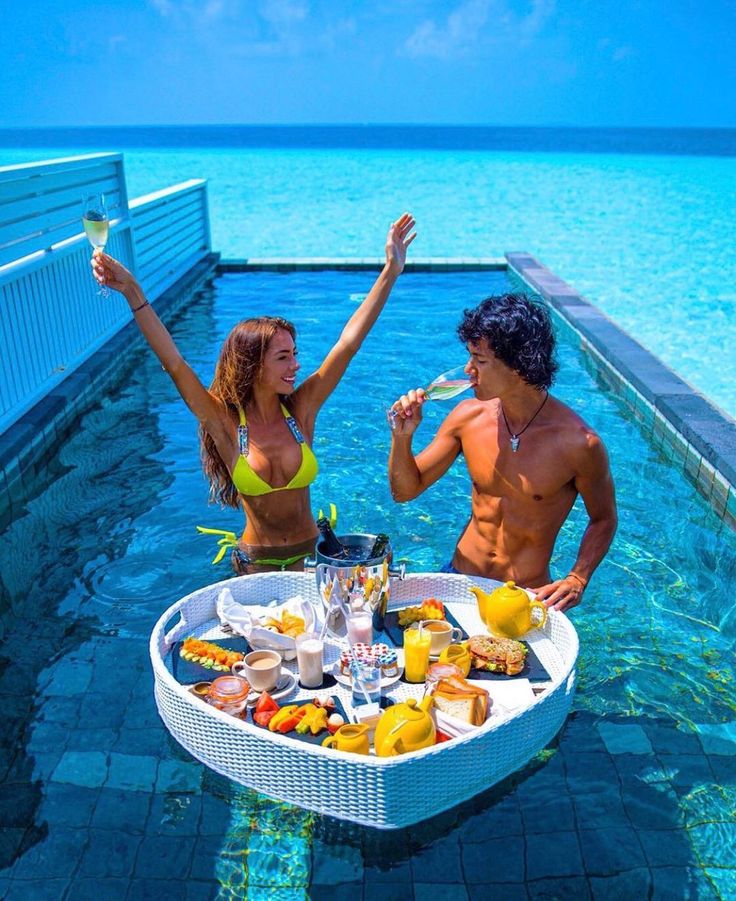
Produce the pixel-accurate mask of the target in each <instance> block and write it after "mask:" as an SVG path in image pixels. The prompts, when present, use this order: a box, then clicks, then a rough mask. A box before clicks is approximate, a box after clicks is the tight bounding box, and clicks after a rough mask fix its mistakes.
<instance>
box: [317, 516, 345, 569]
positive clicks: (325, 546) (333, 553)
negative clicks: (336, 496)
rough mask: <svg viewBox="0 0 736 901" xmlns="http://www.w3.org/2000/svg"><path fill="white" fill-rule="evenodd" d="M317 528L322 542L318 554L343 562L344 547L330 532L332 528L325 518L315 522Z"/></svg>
mask: <svg viewBox="0 0 736 901" xmlns="http://www.w3.org/2000/svg"><path fill="white" fill-rule="evenodd" d="M317 528H318V529H319V531H320V534H321V535H322V542H321V545H320V549H319V551H320V553H321V554H322V555H323V556H324V557H331V558H332V559H333V560H344V559H345V557H346V556H347V554H346V553H345V547H344V546H343V544H342V543H341V541H340V539H339V538H338V537H337V535H335V533H334V532H333V531H332V526H331V525H330V521H329V519H327V517H326V516H323V517H321V518H320V519H318V520H317Z"/></svg>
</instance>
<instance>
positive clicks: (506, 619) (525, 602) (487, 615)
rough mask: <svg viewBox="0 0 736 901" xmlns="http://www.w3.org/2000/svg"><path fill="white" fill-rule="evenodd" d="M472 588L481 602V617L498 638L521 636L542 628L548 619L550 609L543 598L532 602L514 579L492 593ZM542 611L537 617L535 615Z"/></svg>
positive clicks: (479, 604) (479, 605)
mask: <svg viewBox="0 0 736 901" xmlns="http://www.w3.org/2000/svg"><path fill="white" fill-rule="evenodd" d="M470 591H472V593H473V594H474V595H475V597H476V599H477V601H478V610H479V612H480V618H481V619H482V620H483V622H484V623H485V624H486V626H487V627H488V631H489V632H490V633H491V635H495V636H496V637H497V638H521V637H522V636H523V635H526V633H527V632H529V631H531V630H532V629H538V628H539V629H541V628H542V626H543V625H544V624H545V622H546V621H547V608H546V607H545V606H544V604H543V603H542V602H541V601H532V600H530V599H529V595H528V594H527V593H526V592H525V591H524V589H523V588H518V587H517V586H516V584H515V583H514V582H506V584H505V585H501V586H500V587H498V588H496V589H495V590H494V591H492V592H491V593H490V594H488V593H487V592H485V591H483V590H482V589H480V588H478V587H477V586H476V585H473V586H471V588H470ZM535 610H539V612H540V614H541V616H540V617H539V618H538V619H537V620H535V619H533V617H532V614H533V613H534V611H535Z"/></svg>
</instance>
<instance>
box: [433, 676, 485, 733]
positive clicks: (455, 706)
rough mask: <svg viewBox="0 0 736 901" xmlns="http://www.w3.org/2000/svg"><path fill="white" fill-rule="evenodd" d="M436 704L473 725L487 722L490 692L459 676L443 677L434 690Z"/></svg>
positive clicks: (442, 709)
mask: <svg viewBox="0 0 736 901" xmlns="http://www.w3.org/2000/svg"><path fill="white" fill-rule="evenodd" d="M433 697H434V703H435V706H436V707H437V708H438V709H439V710H441V711H442V712H443V713H446V714H447V715H448V716H452V717H455V718H456V719H459V720H462V721H463V722H465V723H469V724H470V725H472V726H480V725H481V724H482V723H484V722H485V719H486V715H487V713H488V692H487V691H485V690H484V689H482V688H477V687H476V686H475V685H470V683H468V682H466V681H465V679H463V678H462V677H459V676H451V677H450V678H449V679H441V680H440V681H439V683H438V684H437V688H436V689H435V692H434V695H433Z"/></svg>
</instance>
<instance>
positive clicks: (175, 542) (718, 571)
mask: <svg viewBox="0 0 736 901" xmlns="http://www.w3.org/2000/svg"><path fill="white" fill-rule="evenodd" d="M370 281H371V276H370V275H369V274H366V273H324V272H320V273H299V274H289V275H281V276H279V275H273V274H257V273H249V274H238V275H227V276H222V277H221V278H219V279H218V280H217V281H216V282H215V283H214V285H213V287H212V288H210V289H208V290H206V291H204V292H202V293H201V294H200V295H199V296H198V298H197V299H196V301H195V302H192V303H191V304H189V305H185V307H186V309H185V312H184V313H182V314H181V315H179V316H177V317H176V318H175V319H174V321H173V323H172V330H173V332H174V335H175V337H176V340H177V341H178V342H179V345H180V347H181V349H182V351H183V352H184V355H185V357H186V358H187V359H188V361H189V362H190V363H191V364H192V365H193V366H194V368H195V369H196V370H197V371H198V372H199V373H200V375H201V376H202V377H203V378H204V379H205V380H208V379H209V378H210V375H211V369H212V364H213V361H214V359H215V353H216V348H217V347H218V345H219V343H220V341H221V340H222V338H223V337H224V335H225V334H226V332H227V331H228V330H229V328H230V326H231V325H232V324H233V323H234V322H235V321H236V320H237V319H238V318H241V317H243V316H245V315H248V314H249V313H251V312H253V311H258V312H261V311H263V310H264V309H268V311H269V312H273V313H275V314H280V315H284V316H287V317H288V318H292V319H294V320H295V322H296V323H297V326H298V329H299V339H298V340H299V345H300V348H301V362H302V365H303V370H302V371H303V372H309V371H310V370H311V369H312V368H313V367H314V366H315V365H316V364H317V363H318V361H319V356H318V353H319V351H320V350H323V349H324V348H325V346H326V345H327V343H328V342H329V341H330V340H332V339H333V338H335V337H336V336H337V334H338V332H339V329H340V327H341V324H342V322H343V321H344V319H345V318H346V317H347V315H348V314H349V312H350V311H352V309H354V306H355V304H356V303H358V302H359V300H360V298H361V297H362V295H363V293H364V292H365V291H366V290H367V289H368V288H369V286H370ZM506 285H507V282H506V276H505V275H504V274H503V273H482V274H473V273H463V274H456V275H437V274H432V273H427V274H419V273H417V274H407V275H405V276H403V277H402V279H401V281H400V283H399V285H398V286H397V288H396V290H395V293H394V295H393V297H392V299H391V301H390V303H389V305H388V307H387V309H386V311H385V313H384V316H383V318H382V320H381V322H380V323H379V326H378V327H377V328H376V330H375V332H374V333H373V335H372V336H371V338H370V339H369V341H368V342H367V344H366V346H365V347H364V348H363V350H362V351H361V353H360V355H359V356H358V358H357V359H356V360H355V361H354V363H353V364H352V366H351V368H350V370H349V372H348V375H347V376H346V378H345V380H344V381H343V383H342V384H341V385H340V387H339V389H338V390H337V392H336V393H335V394H334V395H333V397H332V398H331V400H330V402H329V403H328V405H327V406H326V407H325V408H324V410H323V412H322V414H321V417H320V423H319V429H318V438H317V441H316V444H315V450H316V453H317V456H318V458H319V460H320V464H321V467H322V469H321V473H320V476H319V478H318V480H317V482H316V483H315V485H314V486H313V505H314V508H315V509H317V508H318V507H320V506H322V507H325V506H326V505H327V504H329V503H330V502H334V503H336V504H337V505H338V508H339V510H340V522H341V525H342V527H343V528H345V529H346V530H348V529H350V530H356V531H363V530H365V531H377V530H379V529H382V530H385V531H387V532H388V533H389V534H390V535H391V536H392V538H393V542H394V545H395V547H396V550H397V553H398V554H399V555H401V556H403V557H405V558H406V560H407V562H408V566H409V567H410V569H411V570H412V571H421V570H426V569H435V568H437V567H438V566H439V565H441V564H442V563H443V562H444V561H445V560H446V559H447V558H448V556H449V553H450V551H451V549H452V546H453V542H454V539H455V537H456V535H457V533H458V531H459V530H460V528H461V526H462V524H463V523H464V521H465V519H466V517H467V509H468V505H467V497H468V491H469V486H468V481H467V477H466V475H465V473H464V471H463V468H462V465H456V466H455V467H453V469H452V471H451V472H450V473H448V475H447V476H446V477H445V478H444V479H443V480H442V482H441V483H440V484H438V485H436V486H434V488H433V489H431V490H430V491H429V492H427V493H426V494H425V495H424V496H422V497H421V498H419V499H418V500H417V501H415V502H413V503H412V504H409V505H404V506H397V505H396V504H394V503H393V501H392V500H391V497H390V494H389V491H388V487H387V484H386V474H385V469H386V456H387V451H388V433H387V431H386V426H385V420H384V415H383V411H384V408H385V407H387V406H388V404H389V402H390V401H391V400H393V399H394V397H395V395H396V394H397V393H398V392H399V391H401V390H403V389H405V388H406V387H409V386H415V385H419V384H423V383H426V381H427V380H428V378H429V377H431V376H432V375H434V374H435V373H436V372H439V371H441V370H443V369H446V368H448V367H449V366H451V365H453V364H454V363H455V362H462V360H463V357H464V354H463V350H462V348H461V346H460V345H459V343H458V342H457V339H456V338H455V337H454V327H455V324H456V322H457V320H458V319H459V315H460V312H461V310H462V309H463V307H464V306H469V305H473V304H475V303H476V302H477V301H478V300H479V299H480V298H482V297H483V296H485V295H487V294H489V293H492V292H493V291H495V290H501V289H503V288H504V287H506ZM560 359H561V363H562V366H561V370H560V375H559V379H558V384H557V389H556V391H557V394H558V395H559V396H560V397H561V398H562V399H563V400H564V401H566V402H567V403H569V404H571V405H572V406H573V407H574V408H575V409H577V410H578V411H580V412H581V413H582V415H583V416H584V417H585V418H586V419H587V420H588V421H589V422H590V424H591V425H592V426H594V427H595V428H596V429H597V430H598V431H599V432H600V433H601V435H602V436H603V438H604V440H605V441H606V443H607V445H608V448H609V452H610V454H611V464H612V469H613V472H614V477H615V479H616V483H617V489H618V498H619V505H620V518H621V524H620V528H619V533H618V536H617V538H616V541H615V544H614V546H613V548H612V550H611V552H610V554H609V556H608V558H607V559H606V560H605V561H604V563H603V564H602V566H601V568H600V569H599V571H598V573H597V574H596V576H595V578H594V580H593V583H592V584H591V587H590V589H589V592H588V596H587V598H586V602H585V604H584V605H583V606H582V607H581V608H580V609H579V610H577V611H576V612H575V614H574V622H575V625H576V627H577V629H578V631H579V633H580V637H581V645H582V652H581V663H580V671H579V672H580V681H579V687H578V694H577V697H576V701H575V712H574V714H573V716H572V717H571V718H570V720H569V721H568V724H567V726H566V728H565V730H564V732H563V733H562V735H561V736H560V737H559V739H558V740H557V741H556V742H555V743H554V744H553V745H552V746H551V747H550V748H549V749H547V750H546V751H545V752H544V754H543V755H540V758H539V759H537V760H535V761H534V762H532V763H531V764H530V765H529V766H528V767H526V768H525V769H524V770H522V771H521V772H519V773H518V774H516V775H515V776H514V777H512V778H510V779H509V780H507V781H506V782H504V783H502V784H500V785H498V786H496V787H494V788H493V789H491V790H489V792H487V793H486V794H485V795H482V796H480V797H478V798H476V799H474V801H473V802H471V803H469V804H468V805H465V806H464V808H463V809H462V810H454V811H451V812H449V813H448V814H445V815H442V816H441V817H438V818H436V819H435V820H432V821H430V822H428V823H424V824H421V825H420V826H418V827H415V828H412V829H411V830H406V831H403V832H400V833H394V834H390V835H389V836H383V835H380V834H376V833H374V832H372V831H371V830H367V829H361V828H358V827H353V826H348V825H346V824H342V823H338V822H336V821H333V820H329V819H326V818H320V817H314V816H312V815H310V814H306V813H304V812H302V811H300V810H297V809H294V808H288V807H285V806H283V805H280V804H275V803H272V802H270V801H268V800H267V799H264V798H261V797H258V796H257V795H255V794H253V793H252V792H248V791H246V790H244V789H242V788H241V787H239V786H235V785H232V784H230V783H227V782H226V781H225V780H223V779H221V778H220V777H217V776H215V775H214V774H212V773H210V772H208V771H207V770H206V769H204V768H203V767H202V766H201V765H199V764H198V763H196V762H195V761H193V760H192V758H190V757H188V755H186V753H185V752H184V751H183V750H182V749H181V748H179V746H178V745H177V744H176V743H175V742H174V741H173V740H172V739H170V738H169V736H168V734H167V733H166V730H165V729H164V727H163V726H162V724H161V723H160V721H159V719H158V716H157V714H156V711H155V707H154V704H153V699H152V678H151V674H150V667H149V662H148V657H147V639H148V635H149V632H150V629H151V627H152V624H153V623H154V622H155V620H156V619H157V618H158V616H159V615H160V613H161V611H162V610H163V609H164V608H165V607H166V606H168V605H169V604H171V603H172V602H173V601H175V600H176V599H177V598H178V597H181V596H182V595H184V594H185V593H187V592H188V591H190V590H192V589H193V588H194V587H196V586H198V585H202V584H206V583H208V582H212V581H215V580H216V579H218V578H222V577H223V576H224V574H225V572H226V571H225V570H224V569H222V568H220V569H216V568H214V567H212V566H211V565H210V560H211V558H212V556H213V555H214V548H213V546H212V545H211V544H209V543H208V540H207V539H205V538H202V537H200V536H198V535H197V534H196V533H195V530H194V526H195V524H198V523H201V524H205V525H211V526H214V527H220V528H227V529H235V530H237V529H238V528H239V526H240V524H241V520H240V517H239V516H238V514H237V513H235V512H234V511H229V510H228V511H221V510H218V509H217V508H215V507H207V505H206V485H205V482H204V479H203V476H202V474H201V471H200V468H199V461H198V453H197V445H196V425H195V424H194V422H193V421H190V418H189V414H188V413H187V411H186V409H185V407H184V405H183V404H182V403H181V401H179V399H178V397H177V395H176V393H175V391H174V389H173V386H172V385H171V384H170V382H169V381H168V379H167V378H166V377H165V376H164V375H163V374H162V373H161V370H160V367H159V365H158V364H157V362H156V361H155V360H154V358H153V356H152V355H151V354H150V353H149V352H147V351H145V350H136V351H134V352H133V353H132V355H131V360H130V366H129V368H128V370H127V373H126V377H125V379H124V380H123V381H122V382H121V383H120V384H119V385H117V387H115V388H114V389H113V390H110V391H108V392H107V394H106V396H104V397H102V398H100V402H99V404H98V405H97V406H96V407H95V408H94V409H92V410H90V411H89V412H88V413H87V414H86V415H85V416H83V417H82V418H81V419H80V422H79V425H78V428H77V429H76V430H75V431H74V432H73V433H72V435H71V436H70V437H69V439H68V440H66V441H65V442H64V443H63V445H62V446H60V447H57V448H56V449H55V452H54V453H53V454H52V455H50V458H49V460H48V464H47V474H48V479H47V484H46V485H45V488H44V490H43V492H42V493H39V494H38V495H37V496H36V497H34V498H33V499H31V500H30V501H29V502H28V504H27V508H26V511H25V514H24V515H19V516H18V517H16V519H15V520H14V521H13V522H12V524H11V525H10V527H9V528H8V530H7V532H6V533H5V534H4V536H3V568H2V573H1V578H2V607H1V608H0V613H1V616H0V626H1V627H2V635H3V638H4V641H3V647H2V651H0V654H1V655H2V656H1V657H0V691H1V692H2V695H3V701H4V705H5V711H4V712H5V726H6V728H5V729H4V730H3V732H2V736H1V737H0V743H1V744H0V765H1V766H2V773H1V774H0V778H1V779H2V782H0V812H1V816H0V822H2V824H3V826H4V831H3V843H2V846H0V854H2V859H1V860H0V867H2V869H0V894H3V893H5V897H7V898H12V899H16V898H23V899H27V898H36V897H38V898H61V897H69V898H72V897H74V898H75V899H77V898H86V897H91V896H93V895H94V896H95V897H96V898H124V897H127V898H136V899H137V898H144V897H152V898H169V897H170V898H209V897H242V896H247V897H249V898H250V897H253V898H259V897H284V898H299V897H315V898H333V897H334V898H340V897H346V898H347V897H350V898H353V897H356V896H357V897H360V895H361V892H362V894H363V897H364V898H366V899H369V898H373V897H378V896H379V895H380V897H381V898H383V899H386V898H394V897H396V898H398V897H399V896H401V898H402V899H405V898H406V897H412V892H413V896H414V897H415V898H417V899H420V898H424V897H425V896H426V897H429V896H430V895H431V896H432V897H434V896H436V894H437V891H438V885H439V884H442V895H443V897H449V898H475V897H480V896H481V894H482V895H483V897H484V898H486V897H488V896H489V891H490V893H491V896H493V897H510V898H520V897H522V898H523V897H539V896H546V897H550V896H552V897H554V896H559V897H574V898H584V897H590V896H593V897H607V898H613V897H621V898H634V897H646V895H647V892H648V891H649V889H650V888H651V889H652V892H653V897H659V898H667V897H677V898H680V897H692V898H717V897H722V898H728V897H731V896H733V894H734V892H735V891H736V875H735V874H736V857H735V855H734V848H735V847H736V821H734V814H733V811H734V808H735V802H736V766H735V765H734V760H735V759H736V755H734V751H736V728H735V721H736V715H735V714H734V706H735V705H734V700H733V680H734V664H733V656H732V650H731V648H732V646H733V640H734V635H735V634H736V621H735V616H734V606H733V601H732V598H733V596H734V590H735V589H736V537H735V536H734V534H733V533H732V532H731V531H730V530H728V529H727V528H726V527H725V526H724V525H723V524H722V522H721V521H720V520H718V519H717V517H716V516H715V514H713V513H712V511H711V510H710V508H709V507H708V506H707V503H706V502H705V501H704V500H703V499H702V498H701V497H700V496H699V495H698V494H697V492H696V491H695V489H694V488H693V487H692V486H690V485H689V484H688V483H687V482H686V481H685V479H684V477H683V476H682V475H681V474H680V472H679V471H678V468H677V466H676V465H675V464H672V463H670V462H668V461H667V460H666V459H664V458H663V457H661V456H660V455H659V452H657V451H655V450H653V449H652V448H651V447H650V446H649V445H648V444H647V443H646V441H645V440H644V439H643V438H642V436H641V434H640V431H639V428H638V426H637V425H636V424H635V423H633V422H632V421H631V420H630V419H629V418H628V416H627V413H626V411H625V407H624V404H623V403H622V402H620V401H619V400H617V398H616V397H614V396H612V395H611V394H609V393H607V392H606V391H605V390H603V389H601V388H600V387H599V386H598V385H597V384H596V382H595V380H594V379H593V378H592V377H591V375H590V374H589V373H588V371H587V369H586V367H585V365H584V361H583V360H582V359H581V357H580V355H579V353H578V351H577V350H576V349H575V348H574V347H573V345H572V344H571V343H568V342H567V339H566V338H565V336H564V335H563V336H562V343H561V347H560ZM444 409H446V408H443V406H442V405H440V404H436V405H432V406H431V408H430V409H429V411H428V413H427V416H426V419H425V423H424V426H423V427H422V431H421V432H420V436H419V440H418V441H417V444H418V445H419V443H420V440H421V436H422V435H423V436H424V437H425V438H428V437H429V436H430V434H431V433H432V430H433V428H434V427H435V426H436V425H437V424H438V423H439V422H440V421H441V417H442V415H443V412H444ZM366 461H370V462H369V463H366ZM583 521H584V514H583V511H582V510H581V509H580V508H579V505H578V506H576V508H575V510H574V512H573V515H572V517H571V518H570V520H569V521H568V523H567V524H566V525H565V527H564V529H563V532H562V534H561V536H560V538H559V540H558V545H557V548H556V554H555V560H556V561H558V564H557V571H558V572H562V571H566V569H567V568H569V564H570V561H571V559H572V558H573V555H574V553H575V550H576V547H577V542H578V540H579V535H580V531H581V528H582V524H583ZM438 780H441V774H438ZM41 877H43V880H42V879H41ZM246 887H247V888H246ZM276 890H279V891H278V892H276Z"/></svg>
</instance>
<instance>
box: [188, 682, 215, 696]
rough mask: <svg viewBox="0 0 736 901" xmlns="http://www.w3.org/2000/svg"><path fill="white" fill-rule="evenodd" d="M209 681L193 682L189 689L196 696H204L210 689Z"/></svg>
mask: <svg viewBox="0 0 736 901" xmlns="http://www.w3.org/2000/svg"><path fill="white" fill-rule="evenodd" d="M210 685H212V683H211V682H195V683H194V685H191V686H190V688H189V691H191V693H192V694H193V695H196V696H197V697H198V698H206V697H207V695H208V694H209V691H210Z"/></svg>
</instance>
